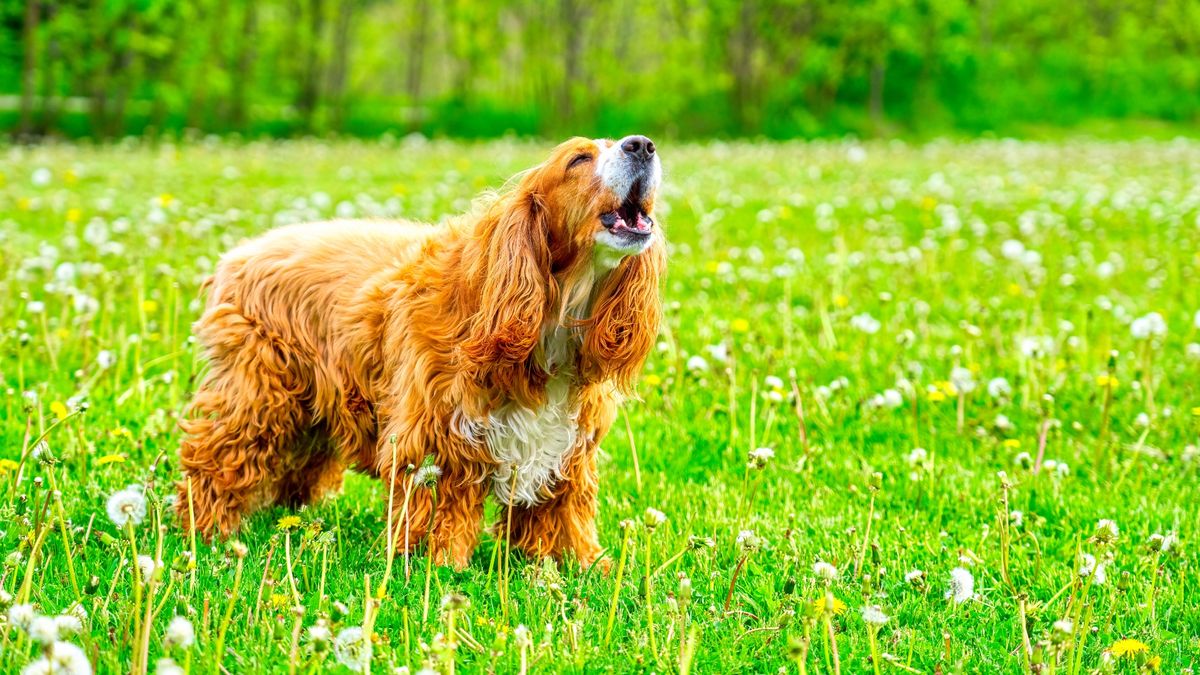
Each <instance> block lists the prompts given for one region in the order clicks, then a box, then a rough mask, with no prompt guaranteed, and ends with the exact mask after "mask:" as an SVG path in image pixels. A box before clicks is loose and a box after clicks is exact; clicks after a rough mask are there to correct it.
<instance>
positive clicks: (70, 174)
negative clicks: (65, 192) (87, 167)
mask: <svg viewBox="0 0 1200 675" xmlns="http://www.w3.org/2000/svg"><path fill="white" fill-rule="evenodd" d="M63 182H64V183H66V184H67V185H74V184H75V183H77V182H79V174H77V173H75V170H74V169H67V170H66V171H64V172H63Z"/></svg>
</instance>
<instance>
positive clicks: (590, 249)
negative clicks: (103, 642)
mask: <svg viewBox="0 0 1200 675" xmlns="http://www.w3.org/2000/svg"><path fill="white" fill-rule="evenodd" d="M661 180H662V165H661V164H660V163H659V159H658V152H657V151H656V148H655V147H654V141H651V140H650V139H649V138H646V137H645V136H626V137H625V138H622V139H621V140H619V141H611V140H608V139H598V140H591V139H587V138H574V139H571V140H569V141H567V142H566V143H563V144H562V145H559V146H558V147H557V148H555V149H554V152H553V153H551V155H550V159H548V160H547V161H546V162H545V163H543V164H541V165H540V166H538V167H536V168H535V169H533V170H532V171H530V172H529V174H528V175H527V176H525V178H524V180H522V182H521V189H522V190H523V191H525V192H527V193H528V194H531V195H534V196H535V197H536V198H538V199H540V201H541V205H542V207H543V208H544V209H545V214H546V218H547V225H548V226H549V232H548V234H549V239H550V241H549V244H550V249H551V252H552V254H553V257H554V262H555V266H556V267H560V268H561V267H564V266H568V265H569V264H570V263H572V262H575V260H576V259H577V258H579V257H583V258H591V259H593V261H594V262H596V263H597V264H600V265H601V266H605V267H608V266H613V265H615V264H616V263H617V262H619V261H620V259H621V258H622V257H624V256H630V255H638V254H640V253H642V252H644V251H645V250H646V249H648V248H649V247H650V245H651V244H652V243H653V241H654V239H655V236H656V228H655V223H654V217H653V213H654V198H655V193H656V192H657V190H658V185H659V182H660V181H661Z"/></svg>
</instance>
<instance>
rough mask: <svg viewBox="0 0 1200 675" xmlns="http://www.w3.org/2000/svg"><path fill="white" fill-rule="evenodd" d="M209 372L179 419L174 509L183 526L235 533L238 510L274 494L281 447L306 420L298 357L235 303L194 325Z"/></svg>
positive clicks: (284, 450) (216, 308)
mask: <svg viewBox="0 0 1200 675" xmlns="http://www.w3.org/2000/svg"><path fill="white" fill-rule="evenodd" d="M196 332H197V335H198V336H199V337H200V339H201V341H202V342H203V343H204V344H206V345H207V346H208V354H209V361H210V364H211V371H210V372H209V374H208V376H207V377H206V378H205V380H204V382H203V384H201V386H200V388H199V390H198V391H197V392H196V396H195V398H194V399H193V401H192V406H191V415H190V417H189V418H188V419H186V420H185V421H184V422H182V423H181V426H182V427H183V430H184V432H185V434H186V435H185V437H184V439H183V442H182V446H181V447H180V452H179V454H180V461H181V464H182V468H183V470H184V472H185V479H184V480H183V481H182V482H181V483H180V484H179V500H178V506H177V509H178V511H179V515H180V520H181V522H182V523H183V525H184V527H185V528H189V527H190V526H191V525H192V524H193V522H194V524H195V527H196V529H197V530H199V531H200V532H202V533H204V534H205V535H206V536H209V535H211V534H212V533H213V532H214V531H215V532H220V533H221V534H223V535H228V534H229V533H231V532H233V531H234V530H235V529H236V528H237V526H238V524H239V523H240V522H241V518H242V516H243V515H245V514H247V513H248V512H249V511H250V510H252V509H253V508H255V507H257V506H259V505H260V504H261V503H262V502H264V501H266V500H267V499H270V498H271V497H272V496H273V495H271V494H269V493H268V492H267V490H269V489H271V488H273V487H274V486H275V484H276V483H277V482H278V480H279V478H280V471H281V469H282V467H284V466H286V464H287V462H286V461H284V459H283V456H284V453H288V452H291V448H290V447H289V446H290V444H292V443H293V442H294V441H295V440H296V436H297V430H299V429H303V428H305V427H306V426H307V425H308V419H307V418H308V414H307V412H306V410H305V408H304V405H303V402H302V397H303V395H304V388H305V387H304V381H305V378H304V377H302V376H301V375H300V374H299V373H297V372H296V370H295V369H296V368H298V367H299V365H300V363H301V359H299V358H298V357H297V355H296V354H295V352H294V351H293V350H292V349H291V348H290V346H289V345H287V344H286V343H285V342H284V341H283V340H282V339H280V338H279V337H278V336H276V335H273V334H271V333H269V332H268V331H267V330H266V329H264V328H263V327H262V326H261V325H258V324H256V323H255V322H254V321H252V320H250V319H248V318H247V317H245V316H243V315H242V314H241V313H240V312H239V311H238V310H237V309H236V308H235V307H234V306H232V305H229V304H218V305H215V306H212V307H210V309H209V310H208V311H207V312H206V313H205V315H204V316H203V317H202V318H201V319H200V321H199V322H198V323H197V331H196Z"/></svg>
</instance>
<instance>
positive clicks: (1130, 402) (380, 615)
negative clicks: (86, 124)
mask: <svg viewBox="0 0 1200 675" xmlns="http://www.w3.org/2000/svg"><path fill="white" fill-rule="evenodd" d="M550 146H551V144H550V143H547V142H525V141H521V142H518V141H498V142H488V143H479V144H464V143H456V142H442V141H437V142H424V141H416V140H395V141H390V142H388V141H385V142H350V141H346V142H318V141H281V142H263V143H246V144H235V143H230V142H217V141H212V142H210V141H197V142H193V143H189V144H183V145H158V146H151V145H148V144H142V143H139V142H129V143H119V144H115V145H111V146H103V147H96V146H86V145H85V146H73V145H47V146H37V147H5V148H0V556H2V557H3V560H4V565H3V568H2V569H0V589H2V590H0V616H3V617H5V619H4V622H3V623H2V624H0V633H2V635H0V672H13V673H16V672H21V671H22V670H23V669H25V670H26V672H29V673H50V672H55V673H59V672H62V673H80V672H90V670H94V671H95V672H100V673H122V672H131V671H145V672H156V671H157V672H159V673H164V674H166V673H178V672H191V673H217V672H222V671H224V672H229V673H256V672H271V673H285V672H288V673H292V672H296V673H317V672H330V673H346V672H354V671H356V670H364V669H369V671H370V672H374V673H393V672H397V673H398V672H411V673H416V672H421V671H422V670H423V669H426V670H431V671H437V672H443V673H445V672H460V673H466V672H497V673H513V672H526V671H527V672H531V673H534V672H537V673H557V672H568V673H596V672H657V673H670V672H685V673H687V672H691V673H774V672H777V671H778V672H792V673H814V674H815V673H838V672H841V673H934V672H940V673H958V672H962V673H993V672H1039V673H1062V674H1068V673H1069V674H1071V675H1074V674H1076V673H1093V672H1101V673H1108V672H1113V673H1133V672H1148V671H1153V670H1161V671H1162V672H1169V673H1178V672H1184V671H1185V670H1186V669H1192V668H1195V666H1196V664H1197V662H1198V661H1200V583H1198V581H1200V579H1198V576H1197V567H1198V565H1200V557H1198V555H1197V549H1196V547H1195V543H1194V542H1195V536H1196V531H1197V526H1198V525H1200V486H1198V476H1200V451H1198V450H1197V447H1196V444H1197V442H1198V441H1197V432H1198V430H1200V378H1198V377H1197V376H1198V375H1200V313H1198V312H1197V310H1200V143H1198V142H1196V141H1182V140H1175V141H1137V142H1107V141H1106V142H1099V141H1087V140H1066V141H1056V142H1046V143H1021V142H1015V141H1001V140H995V141H975V142H948V141H947V142H935V143H931V144H927V145H919V146H918V145H910V144H905V143H900V142H894V143H892V142H883V141H881V142H869V143H862V144H859V143H856V142H852V141H845V142H813V143H781V144H756V143H711V144H694V145H678V144H672V143H669V142H665V143H660V148H661V152H662V155H663V158H664V166H665V172H666V182H665V186H664V190H663V193H662V195H661V200H660V204H661V206H660V210H659V213H658V219H657V220H658V221H659V222H661V223H663V224H664V227H665V228H666V231H667V234H668V238H669V240H670V241H671V244H672V246H671V261H670V270H669V275H668V277H667V279H666V280H665V283H664V286H663V293H664V297H665V300H666V303H667V305H668V311H667V315H666V320H665V326H664V329H663V333H662V336H661V340H660V344H659V349H658V350H657V352H656V353H655V354H654V355H653V356H652V357H651V359H650V361H649V362H648V364H647V366H646V368H645V372H644V374H643V376H642V379H641V382H640V384H639V387H638V390H639V393H640V398H641V400H634V401H629V402H628V403H627V404H626V405H625V407H624V409H623V412H622V416H621V417H620V418H619V419H618V421H617V424H616V425H615V426H614V429H613V432H612V433H611V434H610V435H609V437H608V438H607V439H606V440H605V441H604V444H603V447H604V452H603V455H602V458H601V470H600V471H601V498H600V499H601V506H600V523H599V527H600V532H601V541H602V543H603V545H605V546H606V547H607V549H608V553H607V556H608V558H609V560H610V561H611V564H612V567H611V570H610V571H609V573H608V574H607V575H605V574H603V573H601V572H600V571H599V570H592V571H581V570H580V568H579V566H578V565H577V564H574V563H573V562H571V561H566V562H564V563H563V564H561V565H554V564H552V563H543V562H539V561H536V560H529V559H525V558H522V557H520V556H518V555H516V554H513V555H511V556H510V555H508V554H507V550H506V549H505V548H504V546H503V542H499V543H498V542H496V541H495V540H494V539H492V538H491V537H490V536H485V537H484V539H483V542H482V543H481V545H480V547H479V549H478V550H477V552H476V555H475V558H474V560H473V563H472V565H471V567H470V568H468V569H467V570H466V571H464V572H461V573H456V572H453V571H451V570H449V569H438V568H433V569H430V568H429V566H428V565H427V560H426V558H424V557H423V556H420V555H417V556H414V557H413V558H411V559H410V560H405V559H398V560H397V561H396V563H395V570H396V571H395V573H394V574H393V578H392V580H391V582H390V584H389V585H388V587H387V588H386V592H384V593H382V597H380V595H381V594H380V592H379V587H380V582H381V580H382V578H383V576H384V571H385V568H386V565H387V563H386V557H387V554H386V547H385V545H384V539H383V537H382V534H383V532H384V531H385V529H386V523H385V520H384V517H383V514H384V507H385V503H384V496H383V495H384V491H383V490H382V487H381V485H380V484H379V483H378V482H376V481H372V480H368V479H365V478H361V477H352V478H350V479H349V480H348V481H347V485H346V489H345V492H344V494H342V495H340V496H338V497H336V498H333V499H328V500H326V501H324V502H323V503H321V504H318V505H314V506H312V507H308V508H305V509H302V510H300V511H298V512H295V513H292V512H289V511H286V510H283V509H279V508H273V509H269V510H266V511H262V512H260V513H258V514H257V515H255V516H254V517H252V518H251V519H250V520H249V522H248V523H247V525H246V527H245V528H244V530H243V531H242V532H241V533H240V535H239V536H238V538H237V540H236V541H226V542H215V543H213V544H205V543H204V542H203V541H200V542H196V543H195V544H193V542H191V541H189V540H188V538H187V537H185V536H182V535H181V533H180V530H179V529H178V527H177V525H176V524H175V523H174V522H173V520H172V518H171V516H170V515H168V514H167V512H166V511H167V509H168V508H169V506H170V503H171V502H172V500H173V499H174V491H173V488H172V485H173V482H174V481H175V480H176V479H177V478H178V469H177V461H176V452H177V448H178V443H179V431H178V428H177V424H176V422H177V419H178V418H179V416H180V415H181V414H182V413H183V410H184V407H185V405H186V403H187V401H188V399H189V395H190V392H191V391H192V389H193V387H194V386H195V383H196V381H197V376H198V375H199V374H200V373H201V372H202V371H203V362H202V360H201V359H200V358H199V355H198V353H197V351H196V349H195V347H194V344H193V341H192V339H191V338H190V323H191V322H192V321H193V320H194V319H195V318H197V317H198V315H199V311H200V308H201V306H202V301H203V299H202V296H201V294H200V291H199V288H200V284H201V282H202V280H203V279H204V278H205V277H206V275H208V274H209V273H210V272H211V270H212V269H213V266H214V263H215V262H216V260H217V259H218V257H219V255H220V254H221V252H222V251H224V250H226V249H228V248H230V247H232V246H233V245H234V244H235V243H236V242H238V241H239V239H241V238H243V237H246V236H250V235H254V234H256V233H259V232H262V231H264V230H267V229H268V228H271V227H273V226H277V225H282V224H285V223H291V222H297V221H304V220H310V219H320V218H329V217H333V216H367V217H406V218H416V219H437V218H439V217H442V216H444V215H447V214H451V213H456V212H460V211H463V210H465V209H467V208H469V207H470V205H471V202H472V200H473V199H474V198H475V197H476V196H477V195H478V194H479V193H480V192H481V191H483V190H485V189H488V188H495V187H498V186H500V185H501V184H502V183H503V182H504V181H505V179H506V178H507V177H508V176H510V175H511V174H513V173H515V172H517V171H519V170H521V169H523V168H526V167H528V166H530V165H532V164H534V163H536V162H537V161H539V160H540V159H541V158H542V157H543V156H544V155H545V154H546V153H547V152H548V151H549V148H550ZM130 486H136V487H130ZM113 495H117V497H116V498H115V499H114V497H113ZM141 504H144V505H145V514H144V518H137V517H134V518H132V519H131V518H130V515H129V514H130V513H131V512H132V513H133V514H134V515H135V516H137V515H140V505H141ZM114 505H115V507H120V506H122V505H125V506H126V510H124V511H122V510H121V509H120V508H115V509H114V508H110V507H113V506H114ZM114 510H115V512H113V511H114ZM110 512H113V513H112V516H116V520H114V519H113V517H111V516H110ZM493 512H494V509H493V508H491V507H490V508H489V515H491V514H492V513H493ZM125 521H129V522H125ZM135 521H140V522H135ZM193 545H194V546H195V551H194V553H195V558H194V559H193V558H192V557H191V556H192V549H193ZM177 617H182V618H177ZM168 659H169V660H168ZM1188 672H1190V671H1188Z"/></svg>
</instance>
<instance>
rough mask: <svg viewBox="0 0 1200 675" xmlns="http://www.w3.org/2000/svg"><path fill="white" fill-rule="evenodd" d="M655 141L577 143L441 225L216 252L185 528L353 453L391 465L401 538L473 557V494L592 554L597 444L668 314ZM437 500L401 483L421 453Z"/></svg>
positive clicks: (311, 483) (320, 484)
mask: <svg viewBox="0 0 1200 675" xmlns="http://www.w3.org/2000/svg"><path fill="white" fill-rule="evenodd" d="M660 177H661V169H660V164H659V159H658V155H657V154H656V153H655V148H654V143H653V142H651V141H650V139H648V138H646V137H644V136H628V137H626V138H623V139H621V140H620V141H617V142H612V141H608V140H590V139H583V138H577V139H572V140H570V141H567V142H566V143H563V144H562V145H560V146H558V147H557V148H556V149H555V150H554V152H553V153H552V154H551V155H550V158H549V159H548V160H546V161H545V162H544V163H542V164H541V165H539V166H537V167H535V168H533V169H531V170H530V171H528V172H526V173H524V174H523V175H522V176H521V177H520V179H519V183H518V184H517V186H516V187H515V189H512V190H511V191H508V192H507V193H505V194H503V195H501V196H499V197H497V198H496V199H495V200H494V201H493V202H492V203H491V204H490V205H489V206H487V207H486V208H484V209H482V210H481V211H480V212H479V213H476V214H473V215H467V216H462V217H458V218H455V219H452V220H450V221H448V222H446V223H443V224H440V225H426V224H419V223H411V222H388V221H334V222H325V223H312V224H305V225H295V226H289V227H283V228H280V229H277V230H274V231H271V232H269V233H267V234H265V235H263V236H261V237H259V238H257V239H253V240H251V241H248V242H246V243H244V244H242V245H241V246H239V247H237V248H235V249H234V250H232V251H230V252H229V253H228V254H226V255H225V256H224V257H223V258H222V260H221V262H220V265H219V266H218V268H217V271H216V273H215V274H214V276H213V278H212V279H211V280H210V282H209V283H210V286H211V288H210V295H209V299H208V305H207V308H206V310H205V312H204V315H203V316H202V317H201V319H200V320H199V321H198V322H197V323H196V326H195V330H196V335H197V337H198V338H199V340H200V341H201V343H202V344H203V345H204V347H205V348H206V350H207V355H208V361H209V364H210V369H209V372H208V374H207V376H206V378H205V379H204V381H203V383H202V384H201V385H200V387H199V390H198V391H197V392H196V395H195V399H194V400H193V402H192V414H191V415H189V418H188V419H187V420H186V421H185V422H184V431H185V433H186V435H185V438H184V440H183V444H182V448H181V450H180V454H181V459H182V465H183V469H184V471H185V475H186V479H185V480H184V481H182V482H181V483H180V487H179V492H180V494H179V497H180V498H179V501H178V508H179V511H180V516H181V520H182V521H183V523H184V525H185V527H192V526H194V527H195V528H196V529H197V530H199V531H200V532H202V533H204V534H206V535H211V534H212V533H213V532H220V533H222V534H228V533H230V532H231V531H233V530H234V529H235V528H237V526H238V524H239V522H240V520H241V518H242V517H243V516H244V515H246V514H247V513H248V512H250V511H251V510H253V509H254V508H256V507H258V506H261V505H264V504H268V503H282V504H287V505H292V506H296V505H300V504H304V503H308V502H310V501H312V500H314V499H315V498H317V497H319V496H321V495H322V494H323V493H325V492H327V491H329V490H331V489H336V488H338V487H340V485H341V482H342V474H343V472H344V470H345V469H346V468H348V467H354V468H357V469H359V470H361V471H364V472H367V473H369V474H371V475H373V476H377V477H380V478H382V479H383V480H384V481H385V483H387V484H388V485H389V486H390V489H391V491H392V493H391V494H390V495H389V496H388V497H387V503H388V504H389V505H390V508H391V509H392V511H391V517H392V519H393V521H392V522H394V523H396V526H395V527H394V530H393V531H394V533H395V538H396V546H397V549H398V550H401V551H408V550H411V549H412V547H414V546H415V545H416V544H417V543H419V542H420V541H421V540H423V539H427V547H428V550H429V552H430V554H431V555H433V556H435V559H436V560H437V561H438V562H439V563H444V564H450V565H453V566H455V567H458V568H462V567H464V566H465V565H466V564H467V563H468V562H469V560H470V557H471V554H472V552H473V550H474V548H475V545H476V543H477V541H478V538H479V532H480V529H481V525H482V523H481V520H482V516H483V508H484V499H485V498H486V496H487V495H488V493H489V492H490V493H492V494H494V495H495V496H496V498H497V499H498V500H499V501H500V503H501V505H502V506H503V509H504V510H503V513H501V515H500V517H499V519H498V523H497V526H496V527H497V534H498V536H500V537H504V536H511V542H512V544H513V545H515V546H517V547H518V548H520V549H523V550H524V551H526V552H528V553H530V554H533V555H538V556H544V555H552V556H556V557H557V556H560V555H561V554H563V553H564V552H572V553H573V554H574V555H575V556H576V557H577V558H578V559H579V561H580V562H581V563H582V564H584V565H590V564H591V563H592V562H593V561H594V560H595V559H596V557H597V556H598V555H599V553H600V550H601V549H600V545H599V543H598V541H597V536H596V525H595V513H596V495H597V489H598V482H597V475H596V450H597V445H598V444H599V443H600V441H601V439H603V438H604V435H605V434H606V433H607V432H608V429H609V427H610V426H611V424H612V422H613V419H614V417H615V415H616V410H617V405H618V404H619V402H620V401H621V398H622V396H623V395H626V394H628V393H630V390H631V387H632V383H633V379H634V377H635V376H636V374H637V373H638V371H639V369H640V367H641V365H642V362H643V361H644V360H645V358H646V356H647V354H648V352H649V351H650V349H651V347H652V346H653V345H654V342H655V336H656V334H657V331H658V325H659V320H660V317H661V304H660V300H659V292H658V282H659V276H660V275H661V274H662V272H663V269H664V265H665V261H666V252H665V241H664V239H663V235H662V232H661V230H660V228H659V227H658V226H657V225H656V224H655V223H654V221H653V219H652V217H651V214H652V213H653V211H654V199H655V192H656V190H657V188H658V185H659V182H660ZM430 455H431V456H432V461H433V462H434V463H435V464H436V465H437V466H438V467H439V468H440V469H441V471H442V472H443V474H442V476H441V479H440V481H439V482H438V485H437V490H436V495H435V494H434V493H433V492H432V491H431V490H427V489H420V487H419V486H417V485H415V484H414V482H415V481H414V476H415V473H414V472H413V471H412V467H414V466H420V465H422V464H423V463H424V462H426V461H427V460H426V457H427V456H430Z"/></svg>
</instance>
